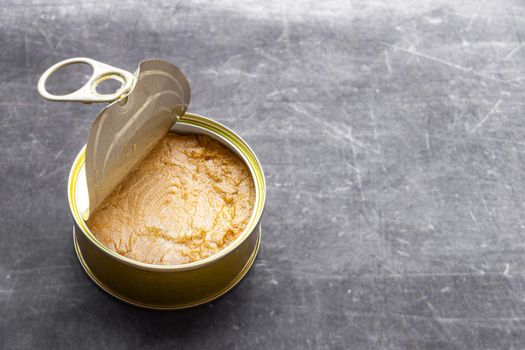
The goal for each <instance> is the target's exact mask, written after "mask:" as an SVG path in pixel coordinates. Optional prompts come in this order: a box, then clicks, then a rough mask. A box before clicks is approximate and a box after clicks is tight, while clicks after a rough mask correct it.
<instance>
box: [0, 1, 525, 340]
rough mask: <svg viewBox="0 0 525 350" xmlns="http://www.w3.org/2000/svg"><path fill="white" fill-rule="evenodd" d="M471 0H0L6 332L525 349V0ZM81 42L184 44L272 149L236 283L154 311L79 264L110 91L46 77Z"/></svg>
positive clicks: (201, 101)
mask: <svg viewBox="0 0 525 350" xmlns="http://www.w3.org/2000/svg"><path fill="white" fill-rule="evenodd" d="M458 3H459V2H457V1H453V0H442V1H419V0H410V1H387V0H384V1H364V0H363V1H357V0H356V1H347V2H338V1H328V2H317V1H314V0H307V1H302V2H296V1H292V0H272V1H269V2H266V3H265V4H264V5H262V4H258V3H255V2H254V1H248V2H240V1H239V2H236V1H219V2H212V1H199V2H194V3H191V4H190V3H187V2H184V1H181V2H179V3H177V4H172V2H171V1H167V0H165V1H160V2H157V3H156V4H155V5H153V4H151V5H149V6H145V5H144V4H143V2H141V1H138V0H130V1H105V2H104V3H103V4H102V3H95V2H84V3H81V2H75V1H73V2H72V1H60V0H59V1H34V2H29V1H23V2H22V1H18V2H15V1H5V0H4V1H2V2H1V3H0V47H1V49H0V67H1V68H2V69H1V70H0V96H1V97H0V178H1V181H0V198H1V199H2V201H1V204H0V232H1V235H0V237H1V238H0V240H1V245H0V327H1V328H0V345H1V346H3V348H5V349H26V348H50V349H51V348H52V349H70V348H75V349H91V348H105V347H108V348H113V349H125V348H133V347H148V348H154V349H164V348H167V347H171V348H181V349H204V348H216V349H231V348H239V349H244V348H252V349H265V348H272V349H345V348H352V349H404V348H414V349H523V348H525V279H524V273H525V265H524V264H525V254H524V253H525V219H524V218H523V211H524V209H525V172H524V170H525V166H524V161H525V159H524V158H525V117H524V115H525V106H524V103H525V93H524V88H525V81H524V78H525V63H524V61H525V47H524V46H523V45H522V37H523V36H524V35H525V20H524V18H525V7H524V5H525V4H523V2H521V3H520V1H510V0H509V1H499V0H498V1H496V0H494V1H478V0H470V1H463V2H461V3H462V4H458ZM71 56H89V57H93V58H95V59H98V60H100V61H104V62H107V63H109V64H112V65H115V66H119V67H122V68H125V69H128V70H133V69H134V68H135V67H136V65H137V63H138V62H139V61H140V60H142V59H143V58H148V57H158V58H164V59H168V60H170V61H173V62H175V63H176V64H177V65H179V66H180V67H181V69H182V70H183V71H184V72H185V73H186V74H187V76H188V78H189V80H190V82H191V86H192V90H193V91H192V92H193V100H192V103H191V108H190V110H191V111H193V112H195V113H200V114H203V115H206V116H211V117H214V118H215V119H217V120H218V121H220V122H223V123H225V124H226V125H228V126H230V127H232V128H233V129H234V130H236V131H237V132H239V133H240V134H241V135H242V136H244V137H245V138H246V139H247V140H248V141H249V142H250V143H251V145H252V146H253V148H254V149H255V150H256V152H257V153H258V155H259V156H260V159H261V161H262V163H263V165H264V168H265V171H266V174H267V181H268V204H267V208H266V213H265V217H264V219H263V227H264V237H263V245H262V249H261V252H260V255H259V257H258V260H257V262H256V264H255V267H254V268H253V270H252V271H251V273H250V274H249V276H248V278H247V279H246V280H245V281H244V282H243V283H242V284H241V285H240V286H239V287H238V288H236V289H235V290H234V291H233V292H232V293H230V294H229V295H227V296H226V297H224V298H222V299H220V300H219V301H216V302H214V303H212V304H210V305H207V306H204V307H200V308H197V309H194V310H188V311H184V312H177V313H157V312H149V311H143V310H138V309H135V308H133V307H129V306H126V305H124V304H121V303H119V302H117V301H115V300H113V299H112V298H110V297H108V296H107V295H106V294H104V293H103V292H102V291H100V290H99V289H98V288H96V287H95V286H94V285H93V284H92V283H91V282H90V281H89V280H88V278H87V277H86V276H85V275H84V273H83V271H82V270H81V268H80V266H79V264H78V263H77V260H76V257H75V255H74V251H73V246H72V241H71V219H70V217H69V213H68V206H67V199H66V192H65V190H66V180H67V175H68V170H69V166H70V164H71V162H72V160H73V159H74V157H75V155H76V153H77V152H78V150H79V149H80V148H81V146H82V145H83V143H84V141H85V139H86V135H87V130H88V128H89V125H90V123H91V120H92V117H93V115H94V114H95V113H96V111H97V110H98V108H99V107H98V106H86V105H79V104H59V103H55V104H54V103H48V102H45V101H43V100H42V99H40V98H39V97H38V96H37V93H36V90H35V86H36V82H37V79H38V76H39V74H40V73H42V72H43V71H44V69H45V68H47V67H48V66H50V65H51V64H53V63H55V62H56V61H58V60H60V59H63V58H67V57H71ZM76 77H77V78H83V76H81V75H76ZM63 84H64V85H63V88H64V89H67V88H73V86H74V84H73V83H72V82H71V81H69V82H68V81H63Z"/></svg>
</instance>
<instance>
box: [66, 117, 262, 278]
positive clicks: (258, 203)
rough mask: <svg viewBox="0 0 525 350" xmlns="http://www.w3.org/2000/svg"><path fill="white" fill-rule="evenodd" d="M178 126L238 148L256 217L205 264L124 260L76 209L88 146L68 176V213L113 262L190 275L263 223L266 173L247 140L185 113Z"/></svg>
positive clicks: (81, 152)
mask: <svg viewBox="0 0 525 350" xmlns="http://www.w3.org/2000/svg"><path fill="white" fill-rule="evenodd" d="M177 123H182V124H189V125H192V126H197V127H200V128H204V129H207V130H208V131H211V132H213V133H215V134H218V135H219V136H221V137H222V138H225V139H226V140H228V141H229V142H230V143H231V144H233V146H235V147H236V149H237V150H238V151H239V152H240V153H241V154H242V155H243V158H244V159H245V161H246V165H247V166H248V168H249V169H250V172H251V173H252V175H253V180H254V184H255V190H256V199H255V204H254V213H255V215H253V216H252V218H251V220H250V222H249V223H248V225H247V226H246V227H245V229H244V230H243V232H242V233H241V234H240V235H239V237H237V238H236V239H235V240H234V241H233V242H232V243H230V244H229V245H228V246H227V247H225V248H224V249H222V250H221V251H219V252H217V253H215V254H213V255H211V256H209V257H207V258H205V259H202V260H198V261H194V262H191V263H187V264H181V265H156V264H147V263H143V262H140V261H137V260H133V259H130V258H128V257H125V256H122V255H120V254H118V253H117V252H114V251H113V250H111V249H109V248H108V247H106V246H105V245H104V244H103V243H102V242H100V241H99V240H98V239H97V238H96V237H95V236H94V235H93V234H92V233H91V231H90V230H89V228H88V227H87V225H86V224H85V221H84V220H83V219H82V216H81V214H80V213H79V212H78V210H77V208H76V188H77V186H76V185H77V180H78V177H79V173H80V170H81V169H82V166H83V164H84V159H85V146H84V147H83V148H82V150H81V151H80V152H79V154H78V155H77V157H76V158H75V160H74V162H73V165H72V167H71V171H70V173H69V179H68V201H69V209H70V212H71V215H72V216H73V220H75V223H76V225H77V226H78V227H79V228H80V230H81V231H82V234H84V235H85V236H86V237H87V238H88V239H89V240H90V241H91V242H92V243H93V244H95V245H96V246H97V247H98V248H100V249H101V251H102V252H103V253H104V254H106V255H108V256H110V257H111V258H114V259H116V260H119V261H120V262H122V263H124V264H126V265H129V266H132V267H136V268H140V269H143V270H149V271H165V272H170V271H188V270H193V269H196V268H199V267H203V266H206V265H208V264H210V263H212V262H213V261H216V260H219V259H221V258H222V257H224V256H226V255H228V254H229V253H231V252H232V251H234V250H235V249H236V248H237V247H239V246H240V245H241V244H242V243H243V242H244V241H245V240H246V239H247V238H248V236H249V235H250V234H251V232H252V231H253V230H255V229H256V228H257V226H258V225H259V223H260V220H261V217H262V214H263V211H264V205H265V202H266V179H265V176H264V172H263V169H262V166H261V163H260V161H259V159H258V158H257V156H256V155H255V152H253V150H252V149H251V147H250V146H249V145H248V143H247V142H246V141H244V139H242V138H241V137H240V136H239V135H237V134H236V133H235V132H233V131H232V130H231V129H229V128H228V127H226V126H224V125H222V124H220V123H218V122H216V121H214V120H212V119H210V118H207V117H203V116H201V115H198V114H193V113H186V114H185V115H184V116H183V117H182V118H181V119H180V120H179V121H178V122H177Z"/></svg>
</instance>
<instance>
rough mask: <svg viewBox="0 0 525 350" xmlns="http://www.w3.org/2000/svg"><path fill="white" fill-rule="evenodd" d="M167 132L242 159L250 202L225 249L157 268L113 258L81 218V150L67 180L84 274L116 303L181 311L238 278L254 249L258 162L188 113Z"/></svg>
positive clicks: (230, 136) (237, 140) (261, 189)
mask: <svg viewBox="0 0 525 350" xmlns="http://www.w3.org/2000/svg"><path fill="white" fill-rule="evenodd" d="M171 131H172V132H176V133H180V134H203V135H207V136H209V137H211V138H213V139H215V140H217V141H218V142H220V143H221V144H223V145H224V146H226V147H228V148H229V149H230V150H231V151H232V152H233V153H234V154H236V155H237V156H239V157H240V158H241V159H243V160H244V162H245V163H246V165H247V167H248V169H249V170H250V172H251V175H252V178H253V182H254V185H255V203H254V208H253V213H252V215H251V217H250V220H249V222H248V225H247V226H246V228H245V229H244V231H243V232H242V233H241V234H240V235H239V237H237V239H236V240H234V241H233V242H232V243H231V244H230V245H228V246H226V247H225V248H224V249H223V250H221V251H219V252H218V253H216V254H214V255H212V256H210V257H208V258H206V259H203V260H200V261H196V262H192V263H188V264H183V265H172V266H163V265H152V264H145V263H142V262H139V261H135V260H132V259H129V258H127V257H124V256H121V255H119V254H117V253H116V252H114V251H112V250H110V249H109V248H107V247H106V246H105V245H103V244H102V243H101V242H99V241H98V240H97V238H96V237H95V236H94V235H93V234H92V233H91V232H90V230H89V228H88V227H87V225H86V223H85V221H84V219H83V217H82V213H83V212H84V210H85V207H86V202H87V185H86V177H85V156H86V155H85V153H86V152H85V151H86V148H85V147H84V148H83V149H82V150H81V151H80V152H79V154H78V156H77V157H76V159H75V161H74V162H73V166H72V168H71V172H70V175H69V181H68V199H69V207H70V210H71V214H72V216H73V219H74V226H73V239H74V245H75V250H76V253H77V256H78V259H79V260H80V263H81V264H82V267H83V268H84V270H85V271H86V273H87V274H88V276H89V277H90V278H91V279H92V280H93V281H94V282H95V283H96V284H97V285H98V286H99V287H100V288H102V289H103V290H105V291H106V292H108V293H109V294H111V295H113V296H114V297H116V298H118V299H120V300H122V301H125V302H127V303H130V304H133V305H136V306H140V307H144V308H150V309H160V310H174V309H183V308H188V307H192V306H197V305H201V304H204V303H207V302H210V301H212V300H214V299H216V298H219V297H220V296H222V295H224V294H225V293H227V292H228V291H229V290H231V289H232V288H233V287H235V285H237V284H238V283H239V282H240V281H241V280H242V278H243V277H244V276H245V275H246V273H247V272H248V270H249V269H250V267H251V266H252V264H253V262H254V260H255V257H256V255H257V252H258V249H259V244H260V240H261V223H260V220H261V216H262V213H263V209H264V204H265V197H266V184H265V178H264V173H263V170H262V167H261V164H260V162H259V160H258V159H257V156H256V155H255V153H254V152H253V151H252V149H251V148H250V147H249V146H248V144H247V143H246V142H245V141H244V140H243V139H242V138H241V137H239V136H238V135H237V134H235V133H234V132H233V131H231V130H230V129H228V128H226V127H225V126H223V125H222V124H220V123H218V122H216V121H214V120H212V119H209V118H206V117H202V116H199V115H196V114H191V113H186V114H185V115H184V116H183V117H182V118H181V119H180V120H179V121H178V122H177V123H175V124H174V125H173V127H172V128H171Z"/></svg>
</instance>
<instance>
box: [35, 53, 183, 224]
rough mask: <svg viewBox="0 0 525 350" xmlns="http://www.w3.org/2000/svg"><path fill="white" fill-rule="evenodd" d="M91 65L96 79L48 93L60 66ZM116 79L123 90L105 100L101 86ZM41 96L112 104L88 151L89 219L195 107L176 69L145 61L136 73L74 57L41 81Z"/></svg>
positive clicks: (101, 117) (98, 122)
mask: <svg viewBox="0 0 525 350" xmlns="http://www.w3.org/2000/svg"><path fill="white" fill-rule="evenodd" d="M74 63H87V64H89V65H91V66H92V67H93V75H92V77H91V78H90V80H88V82H87V83H86V85H84V86H83V87H82V88H80V89H79V90H77V91H75V92H73V93H71V94H69V95H62V96H58V95H52V94H50V93H49V92H47V90H46V88H45V82H46V80H47V78H48V77H49V76H50V75H51V74H53V73H54V72H55V71H57V70H58V69H60V68H61V67H65V66H67V65H70V64H74ZM107 79H116V80H119V81H121V82H122V86H121V87H120V88H119V90H118V91H116V92H115V93H113V94H110V95H104V94H100V93H98V92H97V90H96V87H97V86H98V84H100V83H101V82H102V81H104V80H107ZM38 91H39V93H40V95H42V97H44V98H45V99H48V100H52V101H77V102H84V103H92V102H109V101H113V102H112V103H111V104H109V105H107V106H106V107H104V108H103V109H102V110H101V111H100V112H99V113H98V115H97V116H96V118H95V120H94V122H93V124H92V126H91V129H90V131H89V136H88V142H87V146H86V180H87V188H88V195H89V210H88V212H87V213H83V215H84V217H85V219H87V217H89V215H90V214H92V213H93V212H94V211H95V210H96V209H97V207H98V206H99V205H100V204H101V203H102V201H103V200H104V199H105V198H106V197H107V196H108V195H109V194H110V193H111V192H112V191H113V190H114V189H115V188H116V186H117V185H118V184H119V183H120V182H121V181H122V180H123V179H124V178H125V177H126V175H128V174H129V173H130V172H131V171H132V170H133V169H134V168H135V166H136V165H137V164H138V163H139V162H140V161H141V160H142V159H144V157H146V155H147V154H148V153H149V152H150V151H151V150H152V149H153V148H154V147H155V145H156V144H157V143H158V142H159V141H160V139H161V138H162V137H164V136H165V135H166V134H167V133H168V131H169V130H170V128H171V127H172V125H173V124H174V123H176V122H177V120H178V119H179V118H180V117H182V116H183V115H184V113H186V111H187V109H188V105H189V103H190V86H189V83H188V80H187V79H186V77H185V76H184V74H183V73H182V72H181V71H180V69H179V68H177V66H175V65H174V64H171V63H169V62H166V61H163V60H145V61H142V62H141V63H140V64H139V67H138V69H137V71H136V72H135V74H131V73H129V72H126V71H124V70H122V69H119V68H115V67H111V66H109V65H106V64H103V63H101V62H98V61H95V60H92V59H88V58H73V59H69V60H65V61H62V62H59V63H57V64H55V65H54V66H52V67H50V68H49V69H48V70H46V72H45V73H44V74H42V76H41V77H40V80H39V82H38Z"/></svg>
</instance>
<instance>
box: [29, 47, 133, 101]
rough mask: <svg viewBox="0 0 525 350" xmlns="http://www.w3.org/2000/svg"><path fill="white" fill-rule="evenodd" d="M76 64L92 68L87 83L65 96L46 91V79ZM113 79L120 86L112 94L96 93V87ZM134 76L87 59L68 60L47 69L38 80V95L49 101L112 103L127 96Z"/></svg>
mask: <svg viewBox="0 0 525 350" xmlns="http://www.w3.org/2000/svg"><path fill="white" fill-rule="evenodd" d="M76 63H86V64H88V65H90V66H91V68H93V74H92V75H91V78H89V80H88V82H87V83H86V84H85V85H84V86H82V87H81V88H80V89H78V90H77V91H75V92H72V93H70V94H67V95H53V94H51V93H49V92H48V91H47V90H46V81H47V79H48V78H49V77H50V76H51V75H52V74H53V73H55V72H56V71H57V70H59V69H60V68H63V67H66V66H69V65H71V64H76ZM108 79H114V80H117V81H119V82H120V83H121V84H122V86H120V88H119V89H118V90H117V91H115V92H114V93H112V94H100V93H98V92H97V86H98V85H99V84H100V83H102V82H103V81H105V80H108ZM134 82H135V76H134V75H133V74H131V73H130V72H128V71H125V70H123V69H120V68H115V67H112V66H110V65H107V64H105V63H102V62H99V61H95V60H93V59H91V58H87V57H76V58H69V59H67V60H63V61H61V62H58V63H57V64H55V65H53V66H51V67H49V68H48V69H47V70H46V71H45V72H44V74H42V76H41V77H40V79H39V80H38V93H39V94H40V95H41V96H42V97H43V98H45V99H46V100H50V101H72V102H84V103H93V102H112V101H115V100H117V99H119V98H120V97H122V95H124V94H127V93H128V92H129V91H131V89H132V88H133V85H134Z"/></svg>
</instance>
